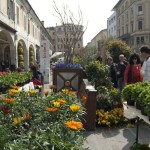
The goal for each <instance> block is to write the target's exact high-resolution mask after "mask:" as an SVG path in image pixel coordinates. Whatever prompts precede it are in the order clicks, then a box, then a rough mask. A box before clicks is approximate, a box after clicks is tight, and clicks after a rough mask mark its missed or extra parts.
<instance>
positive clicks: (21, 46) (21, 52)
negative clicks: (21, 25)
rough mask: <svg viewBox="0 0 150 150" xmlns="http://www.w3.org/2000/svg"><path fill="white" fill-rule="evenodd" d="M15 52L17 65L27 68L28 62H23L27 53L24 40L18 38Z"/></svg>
mask: <svg viewBox="0 0 150 150" xmlns="http://www.w3.org/2000/svg"><path fill="white" fill-rule="evenodd" d="M17 53H18V67H21V68H24V69H27V68H28V64H27V63H25V62H26V60H27V57H28V55H27V49H26V45H25V42H24V41H23V40H22V39H20V40H19V41H18V44H17Z"/></svg>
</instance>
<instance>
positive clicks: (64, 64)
mask: <svg viewBox="0 0 150 150" xmlns="http://www.w3.org/2000/svg"><path fill="white" fill-rule="evenodd" d="M55 68H81V65H80V64H72V63H67V64H66V63H64V62H58V63H57V64H56V65H55Z"/></svg>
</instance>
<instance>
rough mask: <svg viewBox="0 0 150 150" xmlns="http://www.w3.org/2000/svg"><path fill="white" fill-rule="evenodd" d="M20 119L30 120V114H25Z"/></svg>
mask: <svg viewBox="0 0 150 150" xmlns="http://www.w3.org/2000/svg"><path fill="white" fill-rule="evenodd" d="M22 117H23V119H24V120H26V119H30V118H31V115H30V113H27V114H23V115H22Z"/></svg>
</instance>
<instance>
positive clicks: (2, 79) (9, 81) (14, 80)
mask: <svg viewBox="0 0 150 150" xmlns="http://www.w3.org/2000/svg"><path fill="white" fill-rule="evenodd" d="M31 78H32V73H31V72H22V73H18V72H12V73H8V74H3V75H0V88H6V89H8V88H10V87H11V86H14V85H17V84H21V83H25V82H27V81H29V80H31Z"/></svg>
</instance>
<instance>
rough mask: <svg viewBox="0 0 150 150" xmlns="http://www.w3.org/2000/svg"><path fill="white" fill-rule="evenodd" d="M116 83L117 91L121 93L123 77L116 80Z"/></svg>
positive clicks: (123, 84)
mask: <svg viewBox="0 0 150 150" xmlns="http://www.w3.org/2000/svg"><path fill="white" fill-rule="evenodd" d="M117 83H118V89H119V91H120V92H121V91H122V89H123V88H124V86H125V83H124V78H123V77H120V78H118V81H117Z"/></svg>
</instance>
